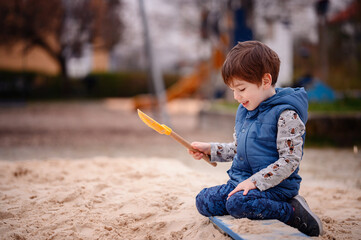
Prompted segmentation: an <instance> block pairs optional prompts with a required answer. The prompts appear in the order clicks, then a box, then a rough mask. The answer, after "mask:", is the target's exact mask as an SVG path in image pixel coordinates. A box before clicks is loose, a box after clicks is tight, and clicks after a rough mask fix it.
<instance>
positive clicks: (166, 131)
mask: <svg viewBox="0 0 361 240" xmlns="http://www.w3.org/2000/svg"><path fill="white" fill-rule="evenodd" d="M138 115H139V117H140V119H142V121H143V122H144V123H145V124H147V125H148V127H150V128H153V129H154V130H155V131H157V132H158V133H160V134H165V135H168V136H171V137H172V138H173V139H174V140H176V141H177V142H179V143H180V144H182V145H183V146H184V147H186V148H188V149H189V150H191V151H193V152H200V151H198V150H197V149H194V148H193V147H192V146H191V145H190V143H189V142H187V141H186V140H185V139H184V138H182V137H181V136H179V135H178V134H177V133H175V132H174V131H172V129H170V128H169V127H168V126H166V125H164V124H159V123H158V122H156V121H155V120H154V119H152V118H151V117H149V116H148V115H147V114H145V113H143V112H142V111H140V110H139V109H138ZM203 159H204V160H205V161H206V162H207V163H209V164H211V165H212V166H213V167H215V166H217V163H215V162H211V161H210V160H209V157H208V155H206V154H204V155H203Z"/></svg>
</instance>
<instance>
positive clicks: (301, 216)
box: [287, 195, 323, 236]
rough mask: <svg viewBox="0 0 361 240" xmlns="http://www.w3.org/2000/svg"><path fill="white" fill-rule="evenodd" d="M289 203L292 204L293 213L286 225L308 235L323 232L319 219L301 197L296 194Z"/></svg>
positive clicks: (316, 234)
mask: <svg viewBox="0 0 361 240" xmlns="http://www.w3.org/2000/svg"><path fill="white" fill-rule="evenodd" d="M289 203H290V204H291V205H292V207H293V209H294V213H293V215H292V216H291V219H290V220H289V221H288V223H287V224H288V225H290V226H292V227H294V228H297V229H298V230H299V231H300V232H303V233H304V234H306V235H308V236H318V235H322V234H323V229H322V222H321V220H320V219H319V218H318V217H317V216H316V214H314V213H313V212H312V211H311V209H310V207H309V206H308V204H307V202H306V200H305V199H304V198H303V197H301V196H300V195H297V196H295V197H294V198H292V199H291V200H290V202H289Z"/></svg>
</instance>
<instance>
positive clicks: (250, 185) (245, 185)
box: [227, 179, 256, 200]
mask: <svg viewBox="0 0 361 240" xmlns="http://www.w3.org/2000/svg"><path fill="white" fill-rule="evenodd" d="M251 189H256V185H254V183H253V182H252V181H251V180H249V179H247V180H244V181H243V182H241V183H240V184H238V185H237V187H236V188H235V189H233V191H232V192H230V193H229V194H228V198H227V200H228V199H229V198H230V197H231V196H232V195H233V194H235V193H236V192H239V191H242V190H244V192H243V195H244V196H245V195H247V193H248V191H249V190H251Z"/></svg>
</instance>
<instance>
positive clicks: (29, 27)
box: [0, 0, 123, 78]
mask: <svg viewBox="0 0 361 240" xmlns="http://www.w3.org/2000/svg"><path fill="white" fill-rule="evenodd" d="M121 6H122V5H121V2H120V0H51V1H49V0H11V1H4V0H1V1H0V26H1V30H0V45H3V46H8V47H12V46H14V45H15V44H17V43H24V45H25V47H24V51H25V52H26V51H29V50H30V49H32V48H34V47H40V48H42V49H43V50H44V51H45V52H46V53H47V54H48V55H49V56H50V57H51V58H53V59H54V60H55V61H56V62H57V63H58V65H59V67H60V70H61V74H62V75H63V77H65V78H67V75H68V70H67V68H66V59H67V58H69V57H74V56H75V57H76V56H80V55H81V54H82V51H83V48H84V45H85V44H93V46H94V48H103V49H107V50H110V49H111V48H112V47H113V46H114V45H115V44H116V43H118V41H119V40H120V38H121V33H122V29H123V24H122V21H121V19H120V14H119V9H120V8H121Z"/></svg>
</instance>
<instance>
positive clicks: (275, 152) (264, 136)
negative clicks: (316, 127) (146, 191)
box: [189, 41, 323, 236]
mask: <svg viewBox="0 0 361 240" xmlns="http://www.w3.org/2000/svg"><path fill="white" fill-rule="evenodd" d="M279 66H280V60H279V58H278V55H277V54H276V53H275V52H274V51H273V50H271V49H270V48H269V47H267V46H266V45H265V44H263V43H261V42H257V41H248V42H242V43H238V44H237V45H236V46H235V47H234V48H233V49H232V50H231V51H230V52H229V53H228V55H227V58H226V61H225V62H224V64H223V67H222V77H223V80H224V82H225V84H226V85H228V87H230V89H231V90H232V91H233V93H234V98H235V99H236V100H237V101H238V102H239V103H240V105H239V107H238V110H237V115H236V121H235V133H234V135H233V137H234V142H233V143H204V142H193V143H192V146H193V147H194V148H195V149H198V150H200V151H201V152H202V153H194V152H192V151H189V153H190V154H191V155H192V156H193V157H194V158H195V159H197V160H199V159H201V158H202V156H203V154H210V155H211V161H218V162H225V161H233V163H232V167H231V168H230V169H229V170H228V175H229V177H230V179H229V181H228V182H227V184H223V185H220V186H214V187H211V188H205V189H203V190H202V191H201V192H200V193H199V194H198V195H197V197H196V206H197V209H198V211H199V212H200V213H201V214H202V215H204V216H207V217H208V216H217V215H218V216H219V215H227V214H230V215H232V216H233V217H235V218H245V217H246V218H249V219H278V220H280V221H282V222H284V223H286V224H288V225H290V226H292V227H295V228H298V229H299V230H300V231H301V232H303V233H305V234H307V235H309V236H318V235H322V233H323V231H322V223H321V221H320V219H319V218H318V217H317V216H316V215H315V214H314V213H313V212H312V211H311V210H310V208H309V207H308V205H307V203H306V201H305V200H304V198H302V197H301V196H299V195H297V194H298V190H299V188H300V182H301V177H300V176H299V175H298V169H299V168H298V167H299V164H300V161H301V159H302V155H303V144H304V139H305V124H306V121H307V108H308V102H307V94H306V92H305V90H304V89H303V88H298V89H292V88H275V84H276V82H277V77H278V72H279Z"/></svg>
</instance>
